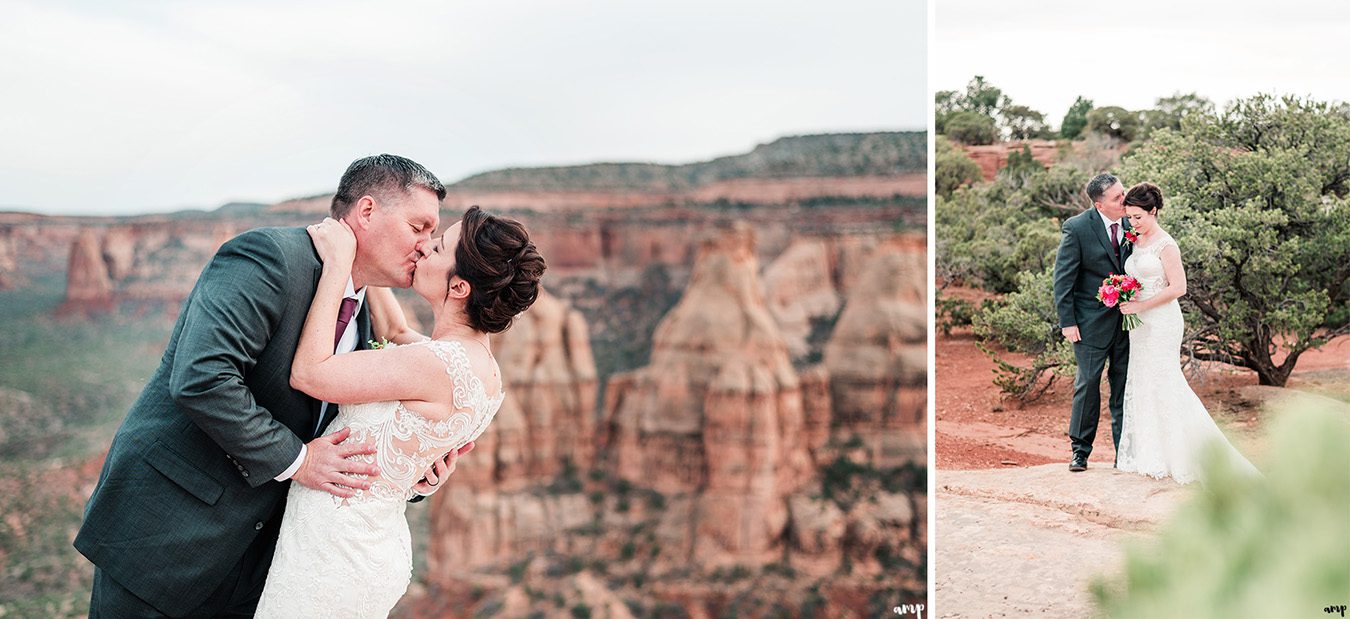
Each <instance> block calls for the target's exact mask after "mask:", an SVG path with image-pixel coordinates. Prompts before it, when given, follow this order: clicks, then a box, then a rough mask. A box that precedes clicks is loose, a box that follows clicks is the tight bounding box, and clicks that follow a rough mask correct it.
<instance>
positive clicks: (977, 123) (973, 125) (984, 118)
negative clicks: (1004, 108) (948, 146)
mask: <svg viewBox="0 0 1350 619" xmlns="http://www.w3.org/2000/svg"><path fill="white" fill-rule="evenodd" d="M945 128H946V135H947V137H949V138H951V139H953V140H956V141H958V142H961V143H963V144H973V145H979V144H993V143H994V141H995V140H997V139H998V126H997V125H996V124H995V122H994V118H993V117H992V116H988V115H985V114H981V113H979V112H966V111H962V112H956V113H953V114H952V115H951V116H950V117H948V118H947V122H946V125H945Z"/></svg>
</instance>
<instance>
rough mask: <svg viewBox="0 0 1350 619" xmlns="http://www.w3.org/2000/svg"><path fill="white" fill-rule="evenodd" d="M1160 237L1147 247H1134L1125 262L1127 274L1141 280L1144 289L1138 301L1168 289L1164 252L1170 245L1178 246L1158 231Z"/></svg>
mask: <svg viewBox="0 0 1350 619" xmlns="http://www.w3.org/2000/svg"><path fill="white" fill-rule="evenodd" d="M1158 232H1159V233H1160V235H1161V236H1160V237H1159V238H1156V239H1152V242H1150V243H1149V244H1148V245H1147V246H1144V247H1141V246H1139V245H1135V246H1134V250H1133V251H1132V252H1131V253H1130V257H1129V258H1128V259H1126V260H1125V273H1126V274H1128V275H1131V276H1133V277H1134V278H1135V279H1137V280H1139V283H1140V284H1142V285H1143V288H1142V289H1141V290H1140V291H1139V296H1138V298H1137V299H1136V300H1138V301H1143V300H1145V299H1147V298H1149V297H1152V296H1153V295H1155V294H1158V292H1159V291H1161V290H1162V289H1163V288H1166V287H1167V283H1168V282H1167V273H1166V272H1165V271H1163V263H1162V251H1163V249H1164V248H1165V247H1167V246H1168V245H1172V246H1176V244H1177V242H1176V241H1175V240H1173V239H1172V236H1171V235H1169V234H1167V233H1166V232H1163V231H1162V230H1159V231H1158Z"/></svg>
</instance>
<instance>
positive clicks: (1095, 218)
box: [1088, 208, 1123, 273]
mask: <svg viewBox="0 0 1350 619" xmlns="http://www.w3.org/2000/svg"><path fill="white" fill-rule="evenodd" d="M1092 210H1093V213H1092V217H1091V218H1090V219H1089V222H1088V223H1090V224H1092V229H1093V230H1095V232H1094V233H1093V234H1095V235H1096V236H1097V240H1098V241H1100V242H1101V244H1102V249H1104V250H1106V258H1107V260H1110V261H1111V264H1112V265H1113V266H1115V267H1116V271H1115V272H1117V273H1119V272H1120V260H1117V259H1116V248H1115V247H1112V246H1111V235H1109V234H1107V233H1106V224H1104V223H1102V216H1101V214H1100V213H1099V212H1096V211H1097V209H1095V208H1094V209H1092ZM1122 253H1123V252H1122ZM1122 259H1123V256H1122Z"/></svg>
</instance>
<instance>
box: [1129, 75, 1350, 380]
mask: <svg viewBox="0 0 1350 619" xmlns="http://www.w3.org/2000/svg"><path fill="white" fill-rule="evenodd" d="M1339 110H1340V108H1336V107H1333V106H1332V105H1330V104H1328V103H1322V102H1317V101H1311V100H1305V99H1300V98H1296V97H1285V98H1282V99H1277V98H1275V97H1272V96H1268V95H1259V96H1256V97H1252V98H1250V99H1244V100H1239V101H1236V102H1235V103H1234V104H1232V105H1231V106H1230V107H1229V108H1228V109H1227V110H1226V111H1225V112H1224V113H1223V114H1220V115H1218V116H1203V115H1195V114H1193V115H1191V116H1189V117H1187V120H1185V121H1184V122H1182V124H1181V130H1180V131H1172V130H1170V129H1161V130H1159V131H1158V132H1157V133H1156V134H1154V136H1153V137H1152V139H1150V140H1149V141H1148V142H1145V143H1143V144H1142V145H1141V146H1140V147H1139V148H1138V149H1137V151H1136V152H1135V153H1133V154H1131V155H1130V156H1129V157H1127V158H1126V160H1125V166H1124V169H1123V171H1122V176H1123V177H1124V178H1128V179H1133V180H1148V181H1152V182H1154V183H1157V184H1158V185H1159V186H1160V187H1162V188H1163V192H1164V195H1165V196H1166V198H1167V201H1166V206H1165V208H1164V210H1163V213H1162V225H1163V226H1164V228H1166V229H1167V230H1168V231H1169V232H1170V233H1171V234H1172V236H1173V237H1175V238H1176V239H1177V242H1178V243H1179V244H1180V246H1181V253H1182V260H1183V262H1184V264H1185V267H1186V279H1187V287H1186V290H1187V293H1186V296H1185V297H1183V298H1182V302H1183V303H1184V304H1185V305H1186V306H1187V307H1188V308H1193V311H1191V312H1189V313H1188V319H1189V320H1190V323H1191V324H1190V325H1189V326H1190V327H1191V329H1193V330H1195V331H1196V334H1195V336H1194V338H1193V340H1192V341H1193V349H1192V352H1193V354H1194V355H1195V356H1196V357H1198V358H1200V359H1214V360H1222V361H1226V362H1229V363H1234V364H1237V365H1240V366H1244V367H1247V368H1250V369H1252V370H1254V371H1255V372H1256V374H1257V376H1258V377H1259V380H1260V382H1261V384H1263V385H1276V386H1283V385H1284V384H1285V382H1286V381H1287V380H1288V379H1289V374H1290V372H1292V371H1293V369H1294V366H1295V364H1296V363H1298V360H1299V357H1300V355H1302V354H1303V353H1304V352H1306V351H1308V350H1311V349H1315V348H1318V347H1320V346H1322V345H1324V344H1326V343H1327V342H1329V341H1330V340H1332V339H1333V338H1335V337H1338V336H1340V335H1343V334H1346V333H1350V309H1348V308H1350V200H1348V199H1347V194H1350V117H1347V115H1346V114H1344V113H1341V112H1340V111H1339Z"/></svg>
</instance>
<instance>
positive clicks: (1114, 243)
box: [341, 224, 1120, 324]
mask: <svg viewBox="0 0 1350 619" xmlns="http://www.w3.org/2000/svg"><path fill="white" fill-rule="evenodd" d="M1119 227H1120V224H1111V247H1114V248H1116V260H1120V239H1118V238H1116V229H1117V228H1119ZM341 324H347V323H341Z"/></svg>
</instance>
